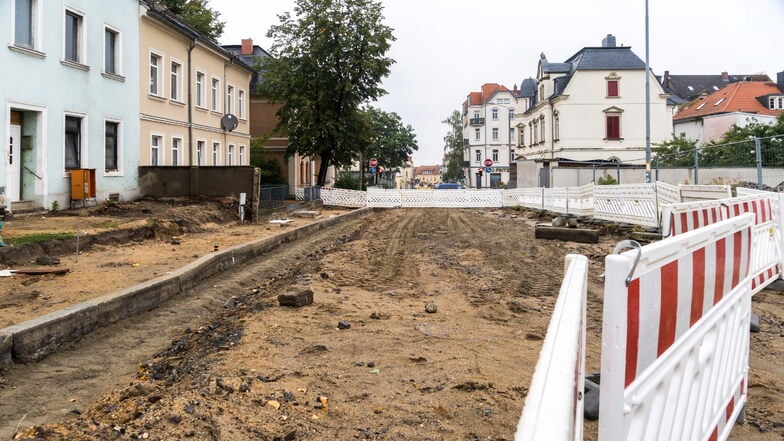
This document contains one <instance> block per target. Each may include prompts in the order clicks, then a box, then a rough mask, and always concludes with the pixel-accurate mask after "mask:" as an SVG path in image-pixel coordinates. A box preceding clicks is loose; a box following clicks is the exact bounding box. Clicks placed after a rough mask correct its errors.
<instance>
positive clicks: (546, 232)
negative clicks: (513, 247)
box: [534, 225, 599, 243]
mask: <svg viewBox="0 0 784 441" xmlns="http://www.w3.org/2000/svg"><path fill="white" fill-rule="evenodd" d="M534 237H535V238H537V239H547V240H563V241H567V242H581V243H599V230H591V229H587V228H568V227H551V226H547V225H537V226H536V228H535V229H534Z"/></svg>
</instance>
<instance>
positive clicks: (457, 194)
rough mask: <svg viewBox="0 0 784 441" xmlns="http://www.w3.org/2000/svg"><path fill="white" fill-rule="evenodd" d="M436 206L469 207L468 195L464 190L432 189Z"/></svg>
mask: <svg viewBox="0 0 784 441" xmlns="http://www.w3.org/2000/svg"><path fill="white" fill-rule="evenodd" d="M433 197H434V198H435V200H436V205H435V206H436V207H441V208H469V205H468V196H467V195H466V191H465V190H458V189H449V190H446V189H444V190H433Z"/></svg>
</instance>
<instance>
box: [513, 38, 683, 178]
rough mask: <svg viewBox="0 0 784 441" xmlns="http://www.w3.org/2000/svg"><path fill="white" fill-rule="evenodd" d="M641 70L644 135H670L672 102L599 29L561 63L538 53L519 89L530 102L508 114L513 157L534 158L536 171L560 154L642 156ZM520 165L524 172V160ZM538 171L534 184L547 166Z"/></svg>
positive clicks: (576, 157) (637, 159)
mask: <svg viewBox="0 0 784 441" xmlns="http://www.w3.org/2000/svg"><path fill="white" fill-rule="evenodd" d="M646 75H648V77H649V80H650V91H651V93H650V97H651V105H650V122H651V126H650V140H651V143H657V142H663V141H665V140H667V139H669V138H670V137H671V135H672V115H673V110H674V103H671V102H668V94H666V93H665V92H664V90H663V89H662V87H661V85H660V84H659V83H658V82H657V81H656V78H655V77H654V75H653V74H652V73H651V72H650V71H649V72H646V71H645V62H644V61H643V60H641V59H640V58H639V57H638V56H637V55H635V53H634V52H632V50H631V47H628V46H623V45H621V46H617V45H616V40H615V37H614V36H612V35H607V37H606V38H604V39H603V40H602V45H601V47H584V48H582V49H580V50H579V51H578V52H577V53H575V54H574V55H572V56H571V57H569V58H568V59H567V60H566V61H565V62H563V63H550V62H549V61H548V60H547V57H546V56H545V55H544V54H542V55H541V57H540V59H539V62H538V66H537V75H536V81H535V82H536V87H535V89H534V91H533V93H532V92H531V91H530V90H528V91H527V93H525V94H524V93H522V92H521V96H523V95H526V97H527V98H529V103H530V105H529V107H528V109H526V110H525V111H524V112H523V113H522V114H521V115H520V118H519V119H518V120H516V122H517V127H518V129H519V137H520V139H519V141H520V144H521V146H520V147H519V148H518V150H517V154H518V159H521V158H525V159H526V160H528V161H536V163H537V167H536V168H538V169H539V170H541V169H547V168H548V167H549V166H551V165H555V164H556V163H557V162H558V161H561V160H569V161H620V162H632V163H638V164H642V163H644V160H645V148H646V128H645V127H646V123H645V120H646V116H645V115H646V106H645V78H646ZM528 83H529V84H526V87H525V88H526V89H530V85H531V84H530V81H529V82H528ZM522 88H523V87H521V89H522ZM531 94H532V95H533V96H527V95H531ZM518 163H519V161H518ZM524 168H525V170H526V173H532V170H533V168H532V167H530V164H526V166H525V167H524ZM518 173H520V174H522V173H523V172H521V171H520V169H518ZM534 173H536V172H534ZM538 173H540V175H539V177H540V178H541V180H540V184H541V185H549V177H548V176H547V172H538ZM518 179H522V177H519V178H518ZM527 182H530V176H528V177H527Z"/></svg>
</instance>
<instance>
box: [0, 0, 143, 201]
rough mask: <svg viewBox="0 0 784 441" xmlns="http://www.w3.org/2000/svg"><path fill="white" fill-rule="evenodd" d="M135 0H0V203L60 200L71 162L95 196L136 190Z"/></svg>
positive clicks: (66, 196)
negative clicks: (86, 172)
mask: <svg viewBox="0 0 784 441" xmlns="http://www.w3.org/2000/svg"><path fill="white" fill-rule="evenodd" d="M138 5H139V2H138V0H118V1H112V2H96V1H91V0H68V1H67V2H63V1H61V0H46V1H44V0H15V1H4V2H0V23H2V26H0V35H3V37H4V39H5V41H7V44H6V45H4V47H3V48H2V50H0V65H2V66H12V68H5V69H3V71H4V78H5V81H2V82H0V100H2V101H1V102H0V139H3V140H5V141H6V142H3V143H2V144H0V151H2V153H3V155H2V156H3V158H4V160H3V161H2V162H0V194H1V195H0V198H2V200H0V205H2V204H5V205H7V206H8V207H9V208H10V209H11V210H12V211H13V210H14V209H15V208H21V207H23V206H24V207H28V208H29V207H38V208H46V209H51V208H53V207H55V206H59V207H62V208H66V207H68V206H69V203H70V199H71V186H70V183H71V182H70V171H71V170H74V169H95V191H96V197H97V198H98V199H105V198H107V197H109V196H117V197H119V198H122V199H132V198H135V197H137V196H138V184H137V182H138V171H137V167H136V166H137V165H138V160H139V145H138V134H139V99H138V91H139V87H140V86H139V80H138V74H137V72H138V71H139V21H138V7H139V6H138ZM55 202H56V203H57V204H55Z"/></svg>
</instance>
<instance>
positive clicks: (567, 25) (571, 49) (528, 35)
mask: <svg viewBox="0 0 784 441" xmlns="http://www.w3.org/2000/svg"><path fill="white" fill-rule="evenodd" d="M382 3H383V4H384V7H385V17H386V23H387V24H388V25H389V26H391V27H392V28H394V35H395V37H396V38H397V41H395V42H393V44H392V48H391V50H390V52H389V55H390V56H391V57H392V58H393V59H394V60H395V61H396V63H395V64H394V65H393V66H392V72H391V74H390V76H389V77H387V78H386V79H385V81H384V88H385V89H386V90H387V92H389V94H388V95H387V96H385V97H383V98H382V99H381V100H380V101H379V102H378V103H377V104H376V106H377V107H380V108H382V109H384V110H386V111H389V112H396V113H398V114H399V115H400V116H401V118H402V119H403V121H404V122H405V123H406V124H410V125H411V126H412V127H413V128H414V130H415V132H416V134H417V141H418V144H419V151H418V152H416V153H415V154H414V162H415V164H416V165H428V164H437V163H440V162H441V157H442V155H443V148H444V143H443V137H444V134H445V133H446V131H447V127H446V126H445V125H443V124H441V121H442V120H444V119H445V118H446V117H447V116H449V114H450V113H451V112H452V111H453V110H456V109H459V108H460V106H461V104H462V102H463V101H464V100H465V98H466V96H467V95H468V93H469V92H471V91H478V90H479V89H480V87H481V86H482V84H484V83H500V84H503V85H504V86H506V87H508V88H510V89H511V88H513V86H514V85H515V84H517V85H518V86H519V84H520V82H521V81H522V80H523V79H524V78H527V77H529V76H535V75H536V67H537V62H538V60H539V54H540V53H542V52H544V53H545V55H547V58H548V60H549V61H551V62H563V61H565V60H566V59H567V58H569V57H570V56H572V55H573V54H574V53H576V52H577V51H579V50H580V49H581V48H583V47H585V46H600V45H601V40H602V38H603V37H604V36H605V35H606V34H608V33H609V34H613V35H615V37H616V39H617V43H618V44H619V45H621V44H623V45H624V46H632V50H633V51H634V52H635V53H636V54H637V55H638V56H639V57H640V58H641V59H643V60H644V59H645V1H644V0H622V1H618V0H560V1H552V0H551V1H536V2H535V1H532V0H478V1H476V0H475V1H468V0H382ZM210 6H211V7H212V8H213V9H215V10H217V11H220V13H221V20H223V21H225V22H226V27H225V30H224V34H223V37H222V38H221V43H222V44H239V43H240V40H241V39H242V38H252V39H253V40H254V43H256V44H258V45H260V46H261V47H263V48H265V49H268V48H269V46H270V45H271V40H270V39H268V38H267V36H266V34H267V31H268V30H269V27H270V26H271V25H273V24H277V23H278V22H279V20H278V14H280V13H282V12H285V11H292V13H293V10H294V1H293V0H264V1H248V0H210ZM649 15H650V65H651V68H652V69H653V71H654V73H656V74H657V75H661V74H662V73H663V72H664V71H665V70H669V71H670V73H671V74H680V75H686V74H719V73H721V72H722V71H727V72H729V73H730V74H749V73H758V72H764V73H767V74H768V75H769V76H770V77H771V78H772V79H773V80H774V81H775V79H776V72H781V71H784V25H783V24H784V0H649Z"/></svg>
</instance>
